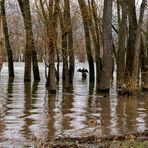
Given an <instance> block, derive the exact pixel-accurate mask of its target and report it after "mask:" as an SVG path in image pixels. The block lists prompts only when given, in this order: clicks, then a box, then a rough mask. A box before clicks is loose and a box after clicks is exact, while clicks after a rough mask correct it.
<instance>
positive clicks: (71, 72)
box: [65, 0, 75, 83]
mask: <svg viewBox="0 0 148 148" xmlns="http://www.w3.org/2000/svg"><path fill="white" fill-rule="evenodd" d="M65 3H66V5H67V6H66V7H67V21H68V22H69V25H68V32H67V37H68V52H69V82H70V83H72V82H73V77H74V69H75V60H74V50H73V32H72V23H71V14H70V2H69V0H65Z"/></svg>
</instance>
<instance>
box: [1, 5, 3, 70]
mask: <svg viewBox="0 0 148 148" xmlns="http://www.w3.org/2000/svg"><path fill="white" fill-rule="evenodd" d="M2 34H3V29H2V13H1V4H0V72H1V69H2V65H3V54H2V53H3V52H2V51H3V45H2Z"/></svg>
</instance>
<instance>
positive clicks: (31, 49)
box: [18, 0, 40, 81]
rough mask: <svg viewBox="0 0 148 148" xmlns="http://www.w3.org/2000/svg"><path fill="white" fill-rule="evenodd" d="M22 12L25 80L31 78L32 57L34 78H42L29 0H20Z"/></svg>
mask: <svg viewBox="0 0 148 148" xmlns="http://www.w3.org/2000/svg"><path fill="white" fill-rule="evenodd" d="M18 2H19V6H20V8H21V12H22V14H23V19H24V25H25V31H26V51H25V75H24V81H30V80H31V59H32V63H33V75H34V80H40V75H39V68H38V62H37V52H36V50H35V45H34V40H33V32H32V22H31V13H30V3H29V0H18Z"/></svg>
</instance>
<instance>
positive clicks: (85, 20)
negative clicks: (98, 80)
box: [78, 0, 95, 82]
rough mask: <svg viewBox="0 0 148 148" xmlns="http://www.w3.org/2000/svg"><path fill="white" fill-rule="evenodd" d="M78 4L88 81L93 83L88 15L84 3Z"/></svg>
mask: <svg viewBox="0 0 148 148" xmlns="http://www.w3.org/2000/svg"><path fill="white" fill-rule="evenodd" d="M78 2H79V6H80V10H81V14H82V19H83V24H84V33H85V44H86V52H87V59H88V64H89V80H90V82H94V81H95V75H94V60H93V56H92V51H91V44H90V30H89V19H88V18H89V15H88V10H87V6H86V3H85V1H84V0H78Z"/></svg>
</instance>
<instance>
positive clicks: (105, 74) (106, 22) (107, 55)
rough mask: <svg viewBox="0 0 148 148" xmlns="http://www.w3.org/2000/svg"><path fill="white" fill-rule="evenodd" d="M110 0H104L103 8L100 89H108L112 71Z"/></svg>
mask: <svg viewBox="0 0 148 148" xmlns="http://www.w3.org/2000/svg"><path fill="white" fill-rule="evenodd" d="M111 24H112V0H104V10H103V69H102V71H101V79H100V90H102V91H107V92H108V91H109V89H110V83H111V79H112V71H113V45H112V25H111Z"/></svg>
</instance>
